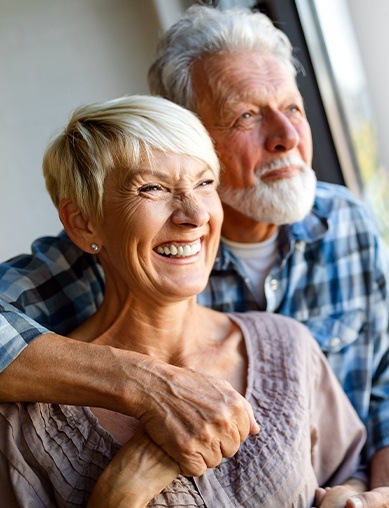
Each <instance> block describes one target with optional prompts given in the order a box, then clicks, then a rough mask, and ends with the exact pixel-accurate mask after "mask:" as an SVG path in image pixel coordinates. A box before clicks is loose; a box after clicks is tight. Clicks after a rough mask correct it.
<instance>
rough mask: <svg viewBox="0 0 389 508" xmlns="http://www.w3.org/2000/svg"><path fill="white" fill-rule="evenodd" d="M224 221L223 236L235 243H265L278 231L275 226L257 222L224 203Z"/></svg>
mask: <svg viewBox="0 0 389 508" xmlns="http://www.w3.org/2000/svg"><path fill="white" fill-rule="evenodd" d="M223 210H224V220H223V226H222V236H223V237H224V238H227V239H228V240H231V241H233V242H239V243H256V242H264V241H265V240H267V239H268V238H270V237H271V236H272V235H273V234H274V233H275V232H276V231H277V230H278V226H277V225H275V224H268V223H264V222H257V221H255V220H254V219H250V218H249V217H246V216H245V215H242V214H241V213H239V212H237V211H236V210H234V209H232V208H231V207H229V206H228V205H225V204H224V203H223Z"/></svg>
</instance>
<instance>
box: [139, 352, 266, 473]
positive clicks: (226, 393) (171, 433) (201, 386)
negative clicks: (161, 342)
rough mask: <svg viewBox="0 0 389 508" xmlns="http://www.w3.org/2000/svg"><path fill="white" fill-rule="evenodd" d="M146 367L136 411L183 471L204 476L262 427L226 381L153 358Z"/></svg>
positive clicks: (158, 442) (244, 401) (145, 426)
mask: <svg viewBox="0 0 389 508" xmlns="http://www.w3.org/2000/svg"><path fill="white" fill-rule="evenodd" d="M143 367H144V368H145V372H148V375H142V376H141V378H142V381H141V383H142V384H140V385H139V387H138V389H139V391H140V392H143V393H142V394H141V398H140V400H139V408H140V410H139V412H138V414H137V415H136V416H137V418H138V419H139V420H140V421H141V423H142V424H143V427H144V428H145V430H146V432H147V433H148V435H149V436H150V437H151V439H153V440H154V441H155V442H156V443H157V444H158V445H159V446H160V447H161V448H162V449H163V450H164V451H165V452H166V453H167V454H168V455H169V456H170V457H172V458H173V459H174V460H175V461H176V462H177V463H179V464H180V467H181V471H182V473H183V474H184V475H186V476H200V475H202V474H203V473H204V471H205V470H206V469H207V468H208V467H215V466H217V465H218V464H220V462H221V460H222V458H223V457H232V456H233V455H234V454H235V453H236V452H237V451H238V449H239V446H240V444H241V442H243V441H244V440H245V439H246V437H247V436H248V435H249V434H256V433H258V432H259V427H258V424H257V423H256V422H255V419H254V415H253V411H252V408H251V406H250V404H249V403H248V402H247V401H246V400H245V399H244V398H243V397H242V396H241V395H239V394H238V393H237V392H236V391H235V390H234V389H233V388H232V387H231V385H230V384H229V383H228V382H227V381H224V380H222V379H217V378H213V377H209V376H204V375H202V374H199V373H196V372H193V371H191V370H188V369H182V368H179V367H175V366H172V365H168V364H165V363H163V362H156V361H155V360H151V359H150V358H149V357H148V358H147V359H145V362H144V365H143Z"/></svg>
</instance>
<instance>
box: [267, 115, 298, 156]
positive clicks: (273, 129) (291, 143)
mask: <svg viewBox="0 0 389 508" xmlns="http://www.w3.org/2000/svg"><path fill="white" fill-rule="evenodd" d="M267 122H268V125H267V129H268V134H267V137H266V149H267V150H268V151H270V152H287V151H288V150H292V149H293V148H295V147H296V146H297V145H298V143H299V139H300V138H299V134H298V132H297V130H296V128H295V126H294V125H293V123H292V122H291V121H290V119H289V118H288V117H287V116H286V115H285V114H284V113H283V112H282V111H277V110H275V111H272V112H270V113H269V116H268V118H267Z"/></svg>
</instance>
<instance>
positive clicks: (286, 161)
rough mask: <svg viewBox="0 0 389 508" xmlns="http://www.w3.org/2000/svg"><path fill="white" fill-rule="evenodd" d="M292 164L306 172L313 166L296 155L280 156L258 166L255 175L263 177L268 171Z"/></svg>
mask: <svg viewBox="0 0 389 508" xmlns="http://www.w3.org/2000/svg"><path fill="white" fill-rule="evenodd" d="M290 166H294V167H297V168H299V169H301V170H302V171H304V172H306V171H308V170H310V169H311V167H310V166H309V165H308V164H307V163H306V162H304V161H303V160H302V159H301V158H300V157H296V156H293V157H278V158H277V159H274V160H272V161H271V162H268V163H267V164H264V165H263V166H261V167H259V168H257V169H256V170H255V175H256V176H257V177H261V176H262V175H264V174H265V173H267V172H268V171H274V170H276V169H283V168H288V167H290Z"/></svg>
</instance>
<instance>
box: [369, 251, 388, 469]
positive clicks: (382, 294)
mask: <svg viewBox="0 0 389 508" xmlns="http://www.w3.org/2000/svg"><path fill="white" fill-rule="evenodd" d="M372 273H373V275H372V289H371V298H370V312H371V313H372V320H371V330H370V336H371V338H372V341H371V342H372V347H373V354H372V356H373V365H372V373H373V374H372V387H371V398H370V407H369V417H368V421H367V429H368V441H367V454H368V458H369V460H370V459H371V457H372V456H373V455H374V454H375V453H376V452H377V451H378V450H379V449H380V448H382V447H384V446H389V253H388V250H387V248H386V246H384V245H383V244H381V243H380V242H379V241H377V246H376V249H375V256H374V258H373V271H372Z"/></svg>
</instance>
